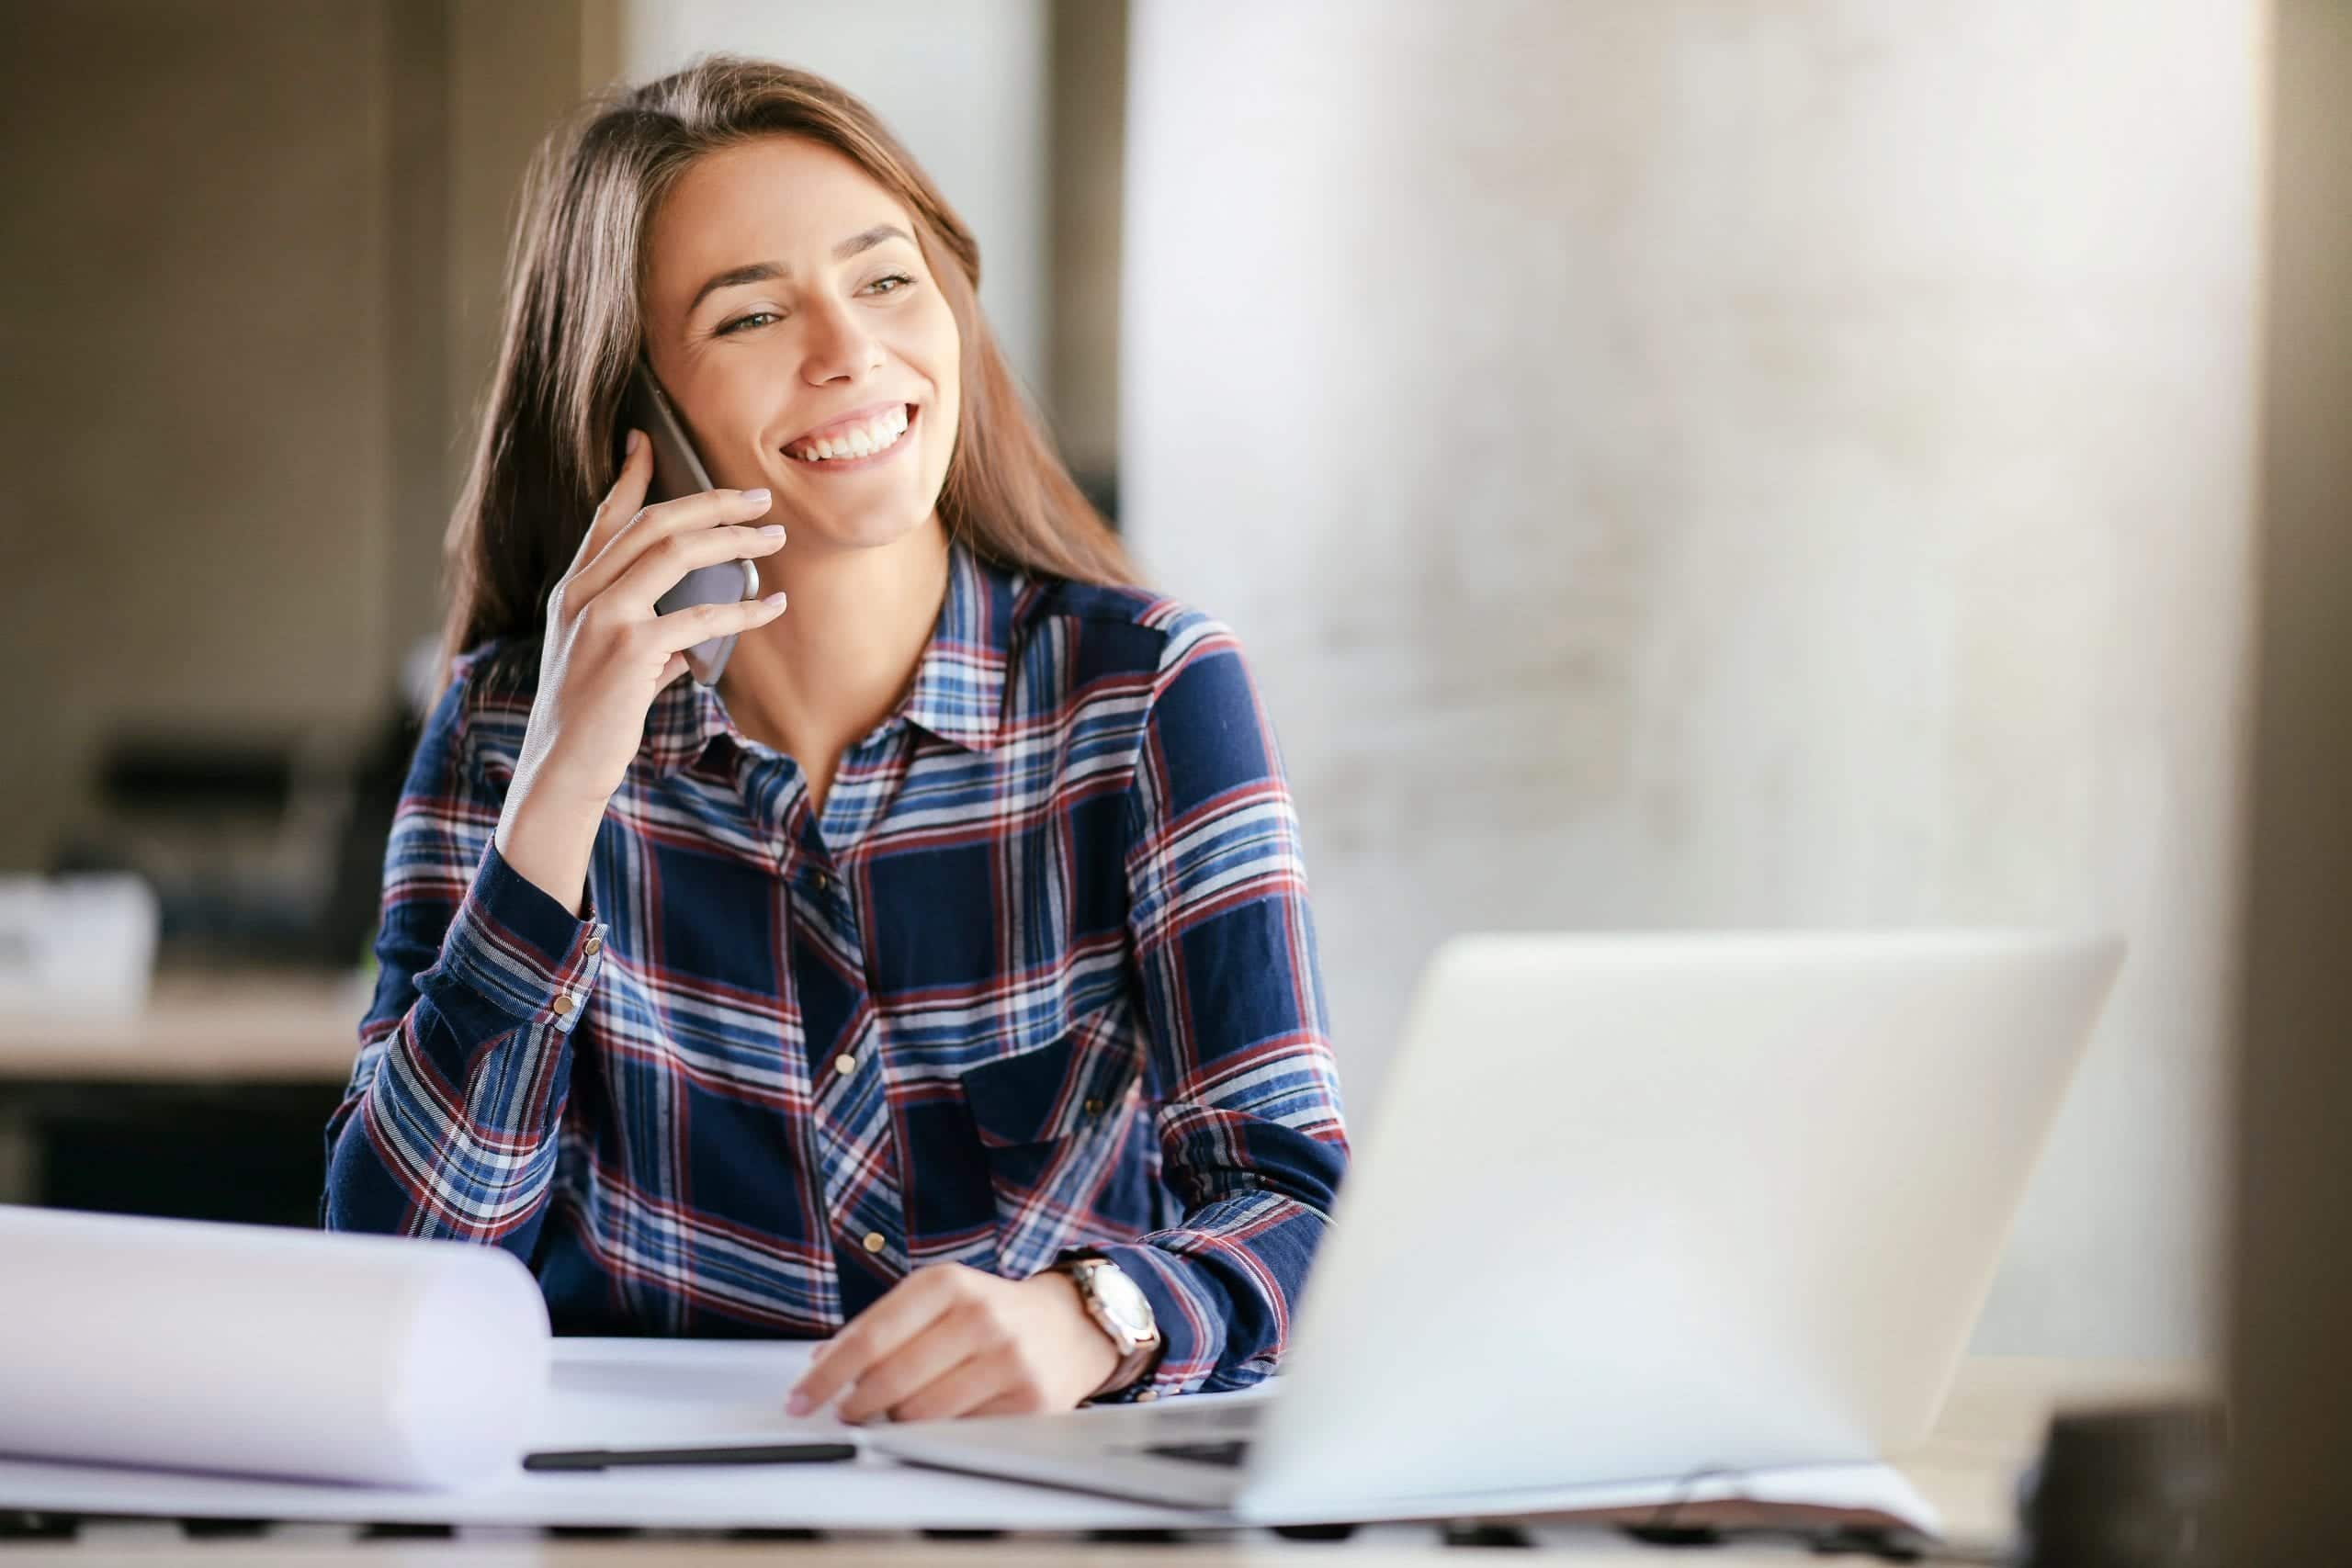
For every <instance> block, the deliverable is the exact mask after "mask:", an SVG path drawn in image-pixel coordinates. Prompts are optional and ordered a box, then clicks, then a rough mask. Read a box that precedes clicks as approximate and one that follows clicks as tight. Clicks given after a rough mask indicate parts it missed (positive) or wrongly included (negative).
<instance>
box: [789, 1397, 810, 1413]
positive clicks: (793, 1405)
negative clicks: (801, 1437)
mask: <svg viewBox="0 0 2352 1568" xmlns="http://www.w3.org/2000/svg"><path fill="white" fill-rule="evenodd" d="M784 1413H785V1414H786V1416H806V1415H808V1414H809V1396H808V1395H807V1394H805V1393H796V1394H794V1395H793V1396H792V1397H791V1398H790V1399H787V1400H786V1401H785V1402H784Z"/></svg>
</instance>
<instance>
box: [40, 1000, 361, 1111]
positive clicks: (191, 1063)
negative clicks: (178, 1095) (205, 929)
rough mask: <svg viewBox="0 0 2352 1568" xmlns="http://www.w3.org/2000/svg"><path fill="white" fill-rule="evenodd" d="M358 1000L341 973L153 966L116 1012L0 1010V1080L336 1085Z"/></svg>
mask: <svg viewBox="0 0 2352 1568" xmlns="http://www.w3.org/2000/svg"><path fill="white" fill-rule="evenodd" d="M367 1010H368V994H367V993H366V992H365V991H363V990H362V989H361V987H359V985H358V984H357V982H356V979H355V977H354V976H345V975H320V976H311V975H305V974H300V973H293V974H268V973H262V974H234V973H232V974H227V975H220V976H213V975H201V974H164V975H159V976H156V979H155V985H154V988H153V991H152V992H151V993H150V995H149V998H148V1003H147V1007H146V1009H145V1010H144V1011H141V1012H138V1013H133V1014H130V1016H128V1017H124V1018H94V1019H77V1018H73V1017H67V1016H58V1017H44V1016H40V1015H37V1014H16V1013H0V1081H16V1082H25V1081H37V1082H47V1083H79V1084H95V1083H207V1084H209V1083H253V1082H267V1083H308V1084H332V1085H337V1086H340V1085H341V1084H342V1083H343V1082H344V1081H345V1079H347V1078H349V1077H350V1076H351V1063H352V1058H353V1057H355V1056H356V1055H358V1054H359V1020H360V1017H361V1016H362V1015H363V1014H364V1013H365V1012H366V1011H367Z"/></svg>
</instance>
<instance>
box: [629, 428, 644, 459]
mask: <svg viewBox="0 0 2352 1568" xmlns="http://www.w3.org/2000/svg"><path fill="white" fill-rule="evenodd" d="M644 445H645V432H643V431H641V430H632V431H630V432H629V433H628V455H629V456H630V457H636V456H637V449H638V448H639V447H640V446H644Z"/></svg>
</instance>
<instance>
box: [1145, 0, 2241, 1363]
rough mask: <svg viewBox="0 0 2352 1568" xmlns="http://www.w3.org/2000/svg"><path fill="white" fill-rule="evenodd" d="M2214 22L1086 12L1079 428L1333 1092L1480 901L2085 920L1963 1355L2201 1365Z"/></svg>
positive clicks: (1648, 911) (2217, 731)
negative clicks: (1113, 331) (1099, 241)
mask: <svg viewBox="0 0 2352 1568" xmlns="http://www.w3.org/2000/svg"><path fill="white" fill-rule="evenodd" d="M2263 44H2264V38H2263V34H2262V26H2261V22H2260V18H2259V16H2258V10H2257V6H2256V4H2254V3H2253V0H2075V3H2072V4H2052V3H2051V0H1932V3H1930V0H1884V3H1881V4H1869V3H1861V0H1849V3H1844V4H1838V3H1833V0H1802V3H1800V0H1789V3H1786V4H1779V5H1774V6H1734V5H1725V4H1717V3H1708V0H1668V3H1661V0H1596V3H1589V4H1574V5H1564V4H1560V3H1559V0H1525V3H1517V4H1512V3H1503V0H1478V3H1456V4H1451V5H1447V6H1430V5H1426V4H1421V3H1419V0H1297V3H1293V4H1286V5H1281V6H1267V5H1264V4H1261V3H1256V0H1138V5H1137V10H1136V17H1135V23H1134V31H1133V36H1132V54H1131V59H1132V73H1133V75H1132V80H1131V86H1130V93H1131V96H1130V104H1131V117H1132V118H1131V123H1130V127H1129V132H1128V134H1129V163H1128V180H1127V200H1128V212H1127V221H1128V230H1127V234H1126V237H1125V254H1126V256H1127V258H1128V273H1127V278H1126V288H1125V304H1124V321H1123V331H1124V334H1125V344H1124V352H1125V356H1126V360H1125V363H1126V388H1125V405H1124V408H1123V412H1122V422H1121V444H1122V448H1123V452H1124V454H1125V469H1124V472H1123V474H1122V491H1123V495H1124V497H1125V514H1126V515H1125V521H1126V525H1127V527H1128V529H1129V531H1130V533H1131V535H1132V536H1133V537H1134V538H1135V540H1136V544H1137V547H1138V549H1139V552H1140V554H1141V556H1142V558H1143V559H1144V561H1145V562H1146V564H1147V566H1148V568H1150V569H1151V570H1152V572H1153V575H1154V577H1155V578H1156V580H1157V581H1159V583H1160V585H1162V586H1164V587H1166V588H1167V589H1168V590H1170V592H1177V593H1179V594H1181V595H1182V596H1184V597H1187V598H1190V599H1192V600H1193V601H1194V602H1196V603H1198V604H1202V605H1204V607H1206V608H1208V609H1209V610H1210V611H1212V612H1213V613H1215V614H1217V615H1222V616H1224V617H1225V618H1226V619H1227V620H1228V621H1230V622H1231V623H1232V624H1233V625H1234V626H1236V628H1237V629H1238V631H1239V633H1240V634H1241V636H1242V637H1243V639H1244V643H1245V646H1246V647H1248V648H1249V649H1251V651H1252V653H1253V657H1254V660H1255V664H1256V667H1257V669H1258V671H1259V672H1260V674H1261V678H1262V680H1263V682H1264V684H1265V686H1266V688H1267V693H1268V697H1269V701H1270V704H1271V705H1272V711H1273V715H1274V718H1275V722H1276V724H1277V727H1278V728H1279V731H1280V733H1281V736H1282V739H1283V747H1284V750H1285V753H1286V756H1287V757H1288V759H1289V761H1290V764H1291V767H1292V770H1293V773H1294V776H1295V784H1296V786H1297V790H1298V795H1299V801H1300V809H1301V813H1302V817H1303V819H1304V823H1305V829H1306V851H1307V863H1308V868H1309V874H1310V876H1311V878H1312V880H1313V883H1314V886H1315V890H1316V897H1317V914H1318V919H1319V920H1320V922H1321V925H1322V929H1323V931H1324V942H1325V954H1326V962H1327V966H1328V967H1327V979H1328V981H1329V987H1330V993H1331V1001H1332V1007H1333V1012H1334V1018H1335V1022H1336V1024H1337V1027H1338V1029H1339V1031H1340V1034H1341V1035H1342V1037H1343V1039H1342V1049H1343V1052H1344V1053H1345V1055H1344V1058H1343V1068H1344V1072H1345V1076H1346V1081H1347V1084H1348V1089H1349V1098H1350V1100H1351V1107H1359V1106H1365V1105H1368V1104H1369V1102H1370V1099H1371V1097H1372V1096H1373V1095H1374V1093H1376V1091H1377V1089H1378V1086H1379V1083H1380V1081H1381V1077H1382V1073H1383V1071H1384V1068H1385V1062H1386V1059H1387V1056H1388V1054H1389V1052H1390V1051H1391V1049H1392V1047H1393V1044H1394V1041H1395V1033H1396V1026H1397V1018H1398V1013H1399V1010H1400V1008H1401V1006H1402V1003H1403V1001H1404V998H1405V994H1406V990H1407V987H1408V985H1409V983H1410V981H1411V978H1412V976H1413V974H1414V971H1415V969H1416V967H1417V965H1418V964H1419V961H1420V959H1421V958H1422V957H1423V956H1424V955H1425V954H1426V953H1427V952H1428V951H1429V949H1430V947H1431V946H1432V945H1433V944H1434V943H1435V942H1436V941H1437V940H1438V939H1439V938H1440V937H1442V935H1444V934H1445V933H1447V932H1450V931H1455V930H1460V929H1465V928H1479V927H1493V928H1528V927H1599V926H1659V925H1663V926H1711V925H1773V926H1781V925H1833V926H1834V925H1888V924H1912V923H1924V922H1945V921H1949V922H1974V921H1983V922H2011V921H2016V922H2065V923H2072V922H2094V923H2101V924H2114V925H2117V926H2120V927H2121V928H2122V929H2124V930H2126V931H2128V932H2129V933H2130V935H2131V939H2132V942H2133V953H2132V956H2131V962H2130V964H2129V965H2128V966H2127V970H2126V973H2125V976H2124V977H2123V980H2122V982H2121V984H2120V988H2119V990H2118V992H2117V994H2116V996H2115V998H2114V999H2113V1001H2112V1003H2111V1004H2110V1009H2109V1013H2108V1015H2107V1018H2106V1021H2105V1025H2104V1027H2103V1029H2102V1031H2101V1032H2100V1034H2099V1036H2098V1039H2097V1041H2096V1042H2095V1043H2094V1046H2093V1050H2092V1054H2091V1055H2090V1057H2089V1059H2088V1061H2087V1062H2086V1066H2085V1069H2084V1072H2083V1076H2082V1077H2081V1078H2080V1079H2079V1080H2078V1083H2077V1085H2076V1088H2075V1093H2074V1096H2073V1098H2072V1099H2071V1100H2070V1101H2069V1103H2068V1105H2067V1108H2066V1110H2065V1111H2064V1115H2063V1117H2062V1120H2061V1123H2060V1126H2059V1128H2058V1131H2057V1133H2056V1134H2055V1137H2054V1139H2053V1143H2052V1148H2051V1150H2050V1152H2049V1155H2048V1156H2047V1158H2046V1160H2045V1162H2044V1164H2043V1167H2042V1168H2041V1174H2040V1177H2039V1179H2038V1180H2037V1183H2036V1185H2035V1187H2034V1189H2033V1191H2032V1193H2031V1195H2030V1199H2029V1201H2028V1205H2027V1210H2026V1213H2024V1215H2023V1216H2022V1218H2021V1219H2020V1222H2019V1224H2018V1229H2017V1232H2016V1234H2015V1236H2014V1239H2013V1243H2012V1246H2011V1248H2010V1252H2009V1255H2008V1258H2007V1263H2006V1266H2005V1269H2004V1272H2003V1275H2002V1278H2001V1280H2000V1282H1999V1284H1998V1285H1997V1286H1996V1291H1995V1293H1994V1297H1993V1300H1992V1302H1991V1304H1990V1306H1989V1307H1988V1310H1987V1313H1986V1315H1985V1321H1984V1324H1983V1326H1982V1329H1981V1331H1980V1334H1979V1337H1978V1344H1979V1347H1980V1348H1988V1349H2013V1350H2014V1349H2024V1350H2036V1351H2047V1352H2052V1353H2079V1354H2094V1353H2096V1354H2123V1353H2174V1352H2185V1351H2195V1350H2200V1349H2204V1348H2209V1347H2210V1346H2211V1344H2213V1343H2214V1342H2215V1340H2216V1339H2217V1337H2218V1333H2217V1325H2216V1324H2215V1323H2214V1321H2213V1316H2212V1312H2211V1292H2210V1290H2209V1285H2208V1265H2209V1259H2210V1257H2211V1252H2212V1250H2213V1247H2214V1242H2215V1234H2214V1233H2215V1224H2216V1213H2217V1211H2218V1202H2217V1200H2218V1193H2217V1181H2218V1173H2219V1169H2220V1161H2219V1155H2220V1139H2221V1135H2222V1121H2221V1106H2220V1103H2219V1099H2220V1093H2221V1085H2222V1017H2223V1013H2222V1008H2223V1002H2224V996H2225V983H2226V981H2227V978H2228V976H2227V974H2226V972H2225V971H2226V964H2227V956H2226V955H2227V953H2228V952H2229V945H2230V944H2229V938H2230V936H2231V934H2232V929H2231V918H2230V911H2231V908H2232V902H2233V897H2234V890H2235V878H2236V862H2235V853H2234V843H2233V816H2234V812H2235V809H2236V803H2237V798H2238V780H2239V772H2240V755H2241V750H2242V748H2241V743H2240V742H2241V736H2240V731H2241V710H2242V707H2243V705H2244V701H2245V681H2244V678H2243V673H2242V664H2243V655H2244V647H2245V620H2246V608H2245V604H2246V585H2247V573H2248V563H2247V541H2248V536H2249V526H2250V525H2249V517H2250V509H2251V494H2250V489H2251V487H2250V464H2251V438H2252V430H2253V417H2254V416H2253V405H2252V368H2253V367H2252V356H2253V314H2252V312H2253V306H2254V298H2255V289H2256V218H2257V212H2256V206H2257V203H2256V176H2257V164H2258V161H2259V147H2258V132H2257V126H2258V120H2259V114H2260V110H2261V104H2260V102H2259V88H2258V81H2259V70H2258V68H2259V64H2260V60H2259V56H2260V54H2261V51H2262V47H2263Z"/></svg>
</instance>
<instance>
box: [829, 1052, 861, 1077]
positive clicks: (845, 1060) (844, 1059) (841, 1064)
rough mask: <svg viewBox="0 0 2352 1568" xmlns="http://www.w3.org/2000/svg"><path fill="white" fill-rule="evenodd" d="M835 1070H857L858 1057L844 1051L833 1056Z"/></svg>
mask: <svg viewBox="0 0 2352 1568" xmlns="http://www.w3.org/2000/svg"><path fill="white" fill-rule="evenodd" d="M833 1071H835V1072H837V1073H854V1072H855V1071H857V1058H856V1057H854V1056H853V1055H849V1053H847V1052H846V1051H844V1052H843V1053H842V1055H838V1056H836V1057H834V1058H833Z"/></svg>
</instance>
